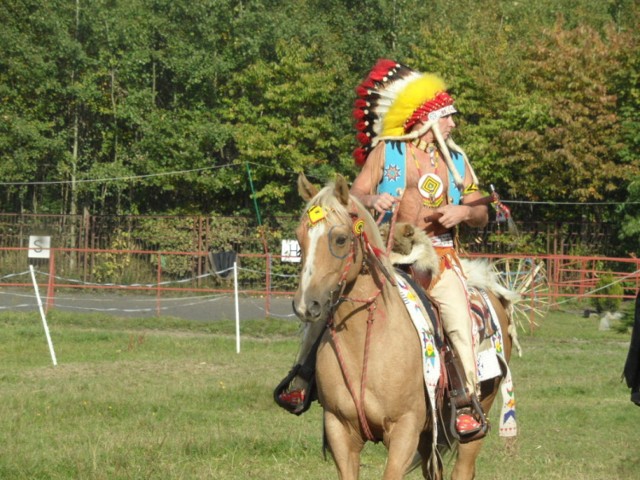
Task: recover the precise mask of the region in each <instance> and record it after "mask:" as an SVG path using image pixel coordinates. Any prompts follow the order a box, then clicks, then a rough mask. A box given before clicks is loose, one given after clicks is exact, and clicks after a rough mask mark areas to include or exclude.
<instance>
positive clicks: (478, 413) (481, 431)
mask: <svg viewBox="0 0 640 480" xmlns="http://www.w3.org/2000/svg"><path fill="white" fill-rule="evenodd" d="M449 403H450V406H451V425H450V432H451V435H453V437H454V438H455V439H456V440H457V441H458V442H460V443H469V442H473V441H475V440H480V439H481V438H484V437H485V436H486V435H487V432H488V431H489V422H488V421H487V417H486V416H485V414H484V412H483V411H482V406H481V405H480V402H479V401H478V397H477V396H475V395H472V396H471V404H470V405H469V406H468V407H466V408H464V409H461V410H464V413H463V415H470V416H471V417H472V418H473V420H475V422H476V423H477V424H478V426H477V427H475V428H472V429H470V430H467V431H462V432H459V431H458V428H457V427H458V413H459V410H458V408H456V405H455V402H454V401H450V402H449Z"/></svg>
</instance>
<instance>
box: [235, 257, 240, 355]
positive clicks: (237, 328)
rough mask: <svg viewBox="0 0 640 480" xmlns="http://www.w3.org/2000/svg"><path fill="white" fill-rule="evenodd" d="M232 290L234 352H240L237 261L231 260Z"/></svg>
mask: <svg viewBox="0 0 640 480" xmlns="http://www.w3.org/2000/svg"><path fill="white" fill-rule="evenodd" d="M233 290H234V296H235V303H236V353H240V310H239V305H238V263H237V262H233Z"/></svg>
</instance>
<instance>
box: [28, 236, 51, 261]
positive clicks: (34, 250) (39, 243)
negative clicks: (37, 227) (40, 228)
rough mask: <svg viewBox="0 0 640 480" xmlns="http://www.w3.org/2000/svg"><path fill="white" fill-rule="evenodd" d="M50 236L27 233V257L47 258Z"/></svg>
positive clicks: (49, 251)
mask: <svg viewBox="0 0 640 480" xmlns="http://www.w3.org/2000/svg"><path fill="white" fill-rule="evenodd" d="M50 249H51V237H48V236H41V235H29V258H49V254H50V253H51V250H50Z"/></svg>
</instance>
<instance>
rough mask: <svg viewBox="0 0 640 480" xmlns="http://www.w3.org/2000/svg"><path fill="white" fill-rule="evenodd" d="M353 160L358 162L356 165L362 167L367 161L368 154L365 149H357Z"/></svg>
mask: <svg viewBox="0 0 640 480" xmlns="http://www.w3.org/2000/svg"><path fill="white" fill-rule="evenodd" d="M353 158H354V159H355V161H356V165H358V166H360V167H361V166H362V165H364V163H365V162H366V161H367V153H366V151H365V149H364V148H356V149H355V150H354V151H353Z"/></svg>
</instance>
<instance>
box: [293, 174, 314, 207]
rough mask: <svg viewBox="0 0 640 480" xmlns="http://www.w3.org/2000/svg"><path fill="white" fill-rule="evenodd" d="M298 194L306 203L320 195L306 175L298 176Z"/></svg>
mask: <svg viewBox="0 0 640 480" xmlns="http://www.w3.org/2000/svg"><path fill="white" fill-rule="evenodd" d="M298 194H300V196H301V197H302V199H303V200H304V201H305V202H308V201H310V200H311V199H312V198H313V197H315V196H316V195H317V194H318V189H317V188H316V187H315V186H314V185H313V184H312V183H311V182H310V181H309V180H307V177H306V176H305V174H304V173H301V174H300V175H298Z"/></svg>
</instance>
